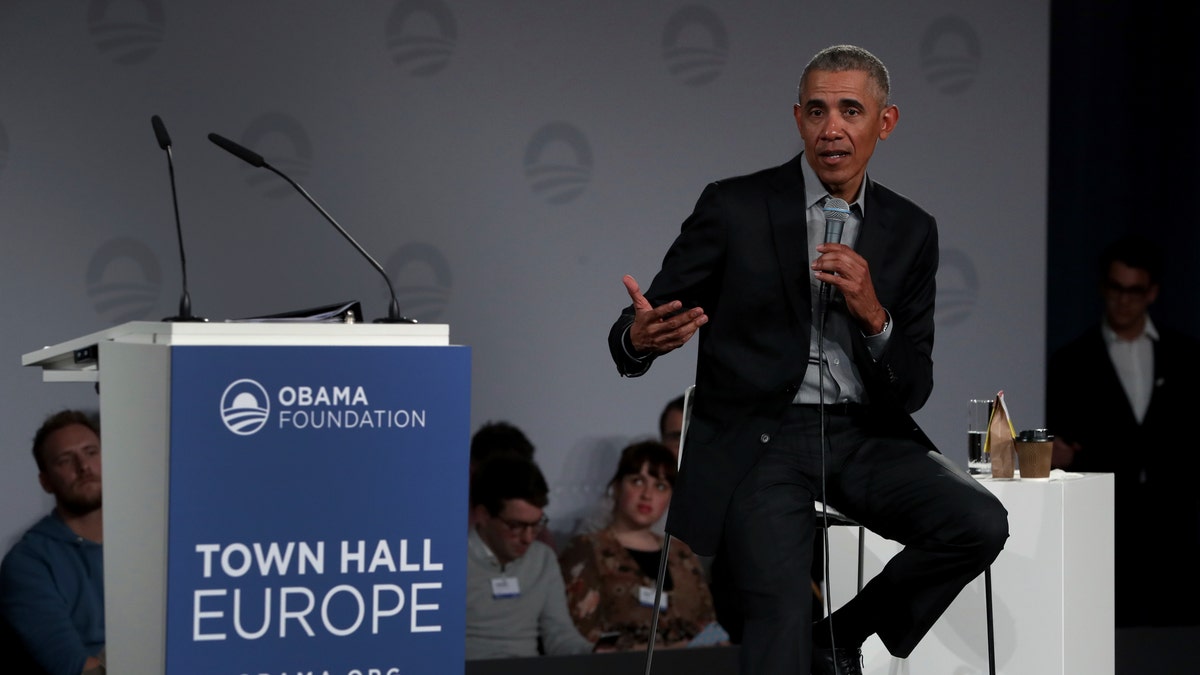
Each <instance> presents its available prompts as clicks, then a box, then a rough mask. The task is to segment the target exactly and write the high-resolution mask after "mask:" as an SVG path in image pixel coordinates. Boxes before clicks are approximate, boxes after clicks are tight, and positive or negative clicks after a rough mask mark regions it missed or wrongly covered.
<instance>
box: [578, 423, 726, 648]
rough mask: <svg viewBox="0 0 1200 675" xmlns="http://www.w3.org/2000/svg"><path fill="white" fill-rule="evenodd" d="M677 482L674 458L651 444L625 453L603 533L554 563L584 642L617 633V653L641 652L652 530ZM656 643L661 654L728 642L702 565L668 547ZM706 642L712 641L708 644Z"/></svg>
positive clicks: (653, 556)
mask: <svg viewBox="0 0 1200 675" xmlns="http://www.w3.org/2000/svg"><path fill="white" fill-rule="evenodd" d="M674 481H675V457H674V455H672V454H671V451H670V450H668V449H667V448H666V447H665V446H664V445H663V444H661V443H658V442H655V441H645V442H642V443H635V444H633V445H630V446H629V447H627V448H625V450H624V451H623V452H622V453H621V460H620V463H619V464H618V466H617V471H616V474H615V475H614V476H613V479H612V481H611V482H610V483H609V485H610V486H611V488H612V494H613V502H614V507H613V512H612V518H611V521H610V524H609V525H608V527H606V528H604V529H602V530H600V531H599V532H594V533H591V534H585V535H580V536H577V537H575V538H574V539H572V540H571V542H570V543H569V544H568V545H567V547H566V548H565V549H564V550H563V553H562V556H561V557H560V558H559V564H560V566H561V567H562V571H563V576H564V580H565V582H566V586H567V606H568V609H569V610H570V612H571V618H572V619H574V620H575V625H576V626H577V627H578V628H579V630H580V632H582V633H583V634H584V635H585V636H587V638H588V639H591V640H595V639H598V638H599V637H600V635H602V634H604V633H609V632H617V633H620V637H618V638H617V649H618V650H630V649H641V648H645V646H646V644H647V643H648V642H649V640H650V628H651V624H652V620H653V607H654V595H655V585H656V580H657V577H658V568H659V561H660V560H661V556H662V544H663V540H662V536H661V535H659V534H657V533H655V532H653V531H652V530H651V526H652V525H653V524H654V523H655V522H657V521H658V519H659V518H660V517H661V516H662V514H663V511H665V510H666V508H667V503H668V502H669V501H670V499H671V488H672V484H673V483H674ZM662 598H663V600H662V602H661V603H660V607H662V611H661V612H660V615H659V623H658V639H659V642H656V643H655V644H660V643H661V644H662V645H663V646H665V647H675V646H685V645H687V644H688V643H690V642H692V641H693V640H696V638H697V637H698V636H701V634H702V633H703V634H704V635H703V637H701V638H700V640H699V641H698V642H703V643H707V644H713V643H717V642H723V641H725V640H726V639H727V636H725V635H724V631H723V630H722V629H721V628H720V626H719V625H717V624H716V612H715V611H714V610H713V603H712V596H711V595H710V594H709V590H708V584H707V583H706V581H705V575H704V570H703V568H702V567H701V564H700V560H699V559H698V558H697V557H696V556H695V554H693V553H692V551H691V549H690V548H688V547H687V545H686V544H684V543H683V542H682V541H679V540H677V539H676V540H672V542H671V548H670V551H669V560H668V561H667V573H666V577H665V580H664V583H663V593H662ZM710 640H711V641H710Z"/></svg>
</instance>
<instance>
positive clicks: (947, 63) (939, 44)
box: [921, 15, 980, 94]
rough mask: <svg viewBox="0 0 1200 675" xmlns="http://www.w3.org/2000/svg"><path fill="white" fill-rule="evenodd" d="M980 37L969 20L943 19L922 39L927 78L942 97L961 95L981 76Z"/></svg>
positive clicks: (923, 62)
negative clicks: (943, 95)
mask: <svg viewBox="0 0 1200 675" xmlns="http://www.w3.org/2000/svg"><path fill="white" fill-rule="evenodd" d="M979 60H980V48H979V35H978V34H977V33H976V32H975V29H974V28H973V27H972V26H971V24H969V23H967V20H966V19H963V18H962V17H959V16H953V15H949V16H943V17H941V18H939V19H936V20H934V22H933V23H931V24H929V27H928V28H926V29H925V34H924V35H923V36H922V37H921V68H922V69H923V70H924V71H925V79H927V80H929V83H930V84H932V85H933V86H935V87H937V88H938V90H939V91H941V92H942V93H943V94H961V93H962V92H964V91H966V90H967V89H968V88H969V87H970V86H971V85H972V84H973V83H974V82H975V78H976V76H977V75H978V74H979Z"/></svg>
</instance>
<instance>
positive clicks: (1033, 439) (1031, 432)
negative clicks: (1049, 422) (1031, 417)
mask: <svg viewBox="0 0 1200 675" xmlns="http://www.w3.org/2000/svg"><path fill="white" fill-rule="evenodd" d="M1016 445H1017V466H1018V467H1019V468H1018V470H1019V471H1020V473H1021V478H1049V477H1050V457H1051V455H1052V454H1053V451H1054V436H1052V435H1050V432H1048V431H1047V430H1045V429H1026V430H1025V431H1022V432H1021V433H1019V434H1017V440H1016Z"/></svg>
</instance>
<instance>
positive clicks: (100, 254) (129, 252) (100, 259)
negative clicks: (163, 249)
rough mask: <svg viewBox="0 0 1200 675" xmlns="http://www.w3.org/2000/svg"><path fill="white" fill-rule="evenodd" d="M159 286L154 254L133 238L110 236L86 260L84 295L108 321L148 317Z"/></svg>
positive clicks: (160, 271) (159, 275) (160, 285)
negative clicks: (85, 291) (86, 295)
mask: <svg viewBox="0 0 1200 675" xmlns="http://www.w3.org/2000/svg"><path fill="white" fill-rule="evenodd" d="M161 290H162V268H161V267H160V265H159V263H158V257H157V256H155V255H154V252H153V251H151V250H150V247H149V246H146V245H145V244H143V243H142V242H140V241H138V240H136V239H131V238H128V237H118V238H116V239H110V240H108V241H106V242H104V243H103V244H101V245H100V248H98V249H96V252H95V253H93V254H92V258H91V260H89V261H88V267H87V294H88V297H89V298H91V300H92V305H93V306H94V307H95V308H96V313H98V314H99V315H100V316H102V317H104V318H105V319H107V320H108V321H109V322H110V323H124V322H126V321H138V320H147V319H149V318H150V316H151V313H152V310H153V309H154V308H155V307H156V306H157V305H158V296H159V293H160V291H161Z"/></svg>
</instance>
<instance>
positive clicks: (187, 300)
mask: <svg viewBox="0 0 1200 675" xmlns="http://www.w3.org/2000/svg"><path fill="white" fill-rule="evenodd" d="M150 126H152V127H154V137H155V138H156V139H157V140H158V147H160V148H162V149H163V150H165V151H166V152H167V171H168V173H170V176H171V203H172V204H174V206H175V234H176V236H177V237H178V239H179V269H180V271H181V273H182V275H183V294H182V295H181V296H180V297H179V314H178V315H177V316H169V317H167V318H165V319H163V321H208V319H204V318H201V317H198V316H192V296H191V295H189V294H188V278H187V256H186V255H184V253H183V226H182V225H180V224H179V196H178V195H177V194H176V193H175V161H174V159H172V157H171V137H170V136H168V135H167V127H166V126H165V125H164V124H163V121H162V118H161V117H159V116H158V115H154V116H153V117H151V118H150Z"/></svg>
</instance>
